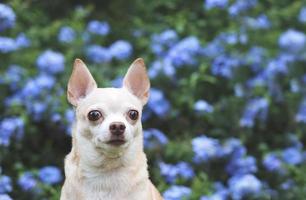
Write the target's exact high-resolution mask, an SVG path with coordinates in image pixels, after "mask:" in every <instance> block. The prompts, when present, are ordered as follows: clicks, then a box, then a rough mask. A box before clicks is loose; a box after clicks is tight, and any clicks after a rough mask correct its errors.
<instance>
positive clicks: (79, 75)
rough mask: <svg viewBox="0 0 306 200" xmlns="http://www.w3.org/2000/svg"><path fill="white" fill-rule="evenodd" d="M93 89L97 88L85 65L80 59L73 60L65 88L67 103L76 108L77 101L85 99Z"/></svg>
mask: <svg viewBox="0 0 306 200" xmlns="http://www.w3.org/2000/svg"><path fill="white" fill-rule="evenodd" d="M95 88H97V83H96V81H95V79H94V78H93V77H92V75H91V73H90V72H89V70H88V68H87V67H86V65H85V63H83V61H82V60H80V59H75V61H74V65H73V70H72V74H71V76H70V79H69V82H68V87H67V97H68V101H69V102H70V103H71V104H72V105H74V106H77V105H78V102H79V100H80V99H82V98H84V97H86V96H87V95H88V94H89V93H90V92H92V91H93V90H94V89H95Z"/></svg>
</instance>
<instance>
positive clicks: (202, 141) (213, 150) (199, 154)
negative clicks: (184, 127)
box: [191, 136, 222, 163]
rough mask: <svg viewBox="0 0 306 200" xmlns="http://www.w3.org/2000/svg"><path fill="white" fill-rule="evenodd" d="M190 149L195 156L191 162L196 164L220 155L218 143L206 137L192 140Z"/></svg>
mask: <svg viewBox="0 0 306 200" xmlns="http://www.w3.org/2000/svg"><path fill="white" fill-rule="evenodd" d="M191 143H192V149H193V152H194V154H195V156H194V158H193V160H194V162H196V163H200V162H202V161H205V162H206V161H209V160H211V159H215V158H218V157H220V156H221V155H222V151H221V145H220V144H219V141H218V140H216V139H213V138H209V137H206V136H199V137H196V138H193V139H192V142H191Z"/></svg>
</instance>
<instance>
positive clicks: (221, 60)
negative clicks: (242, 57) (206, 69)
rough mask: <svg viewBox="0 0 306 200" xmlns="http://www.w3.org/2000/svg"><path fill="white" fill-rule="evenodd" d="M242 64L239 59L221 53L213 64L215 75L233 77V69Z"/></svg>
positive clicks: (212, 69)
mask: <svg viewBox="0 0 306 200" xmlns="http://www.w3.org/2000/svg"><path fill="white" fill-rule="evenodd" d="M239 64H240V62H239V60H238V59H236V58H232V57H230V56H227V55H221V56H218V57H217V58H215V59H214V61H213V63H212V65H211V71H212V74H213V75H216V76H222V77H225V78H228V79H230V78H232V77H233V71H234V69H235V68H236V67H238V66H239Z"/></svg>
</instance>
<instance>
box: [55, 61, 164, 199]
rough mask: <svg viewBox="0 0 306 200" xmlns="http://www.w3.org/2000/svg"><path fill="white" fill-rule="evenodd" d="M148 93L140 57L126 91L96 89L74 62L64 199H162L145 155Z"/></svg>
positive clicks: (85, 71) (130, 72) (81, 65)
mask: <svg viewBox="0 0 306 200" xmlns="http://www.w3.org/2000/svg"><path fill="white" fill-rule="evenodd" d="M149 89H150V81H149V79H148V76H147V73H146V68H145V64H144V61H143V59H141V58H138V59H137V60H135V61H134V62H133V63H132V65H131V66H130V68H129V70H128V71H127V73H126V75H125V77H124V79H123V86H122V88H98V87H97V84H96V82H95V80H94V78H93V77H92V75H91V74H90V72H89V70H88V69H87V67H86V65H85V64H84V63H83V62H82V61H81V60H80V59H76V60H75V63H74V67H73V71H72V75H71V77H70V80H69V83H68V90H67V95H68V101H69V102H70V103H71V104H72V105H73V106H74V108H75V113H76V122H75V123H74V126H73V132H72V150H71V152H70V153H69V154H68V155H67V157H66V159H65V176H66V180H65V183H64V186H63V188H62V193H61V198H60V199H61V200H162V197H161V195H160V193H159V192H158V191H157V189H156V188H155V187H154V185H153V184H152V183H151V181H150V180H149V175H148V170H147V159H146V155H145V154H144V152H143V133H142V125H141V114H142V107H143V106H144V105H145V104H146V103H147V101H148V98H149Z"/></svg>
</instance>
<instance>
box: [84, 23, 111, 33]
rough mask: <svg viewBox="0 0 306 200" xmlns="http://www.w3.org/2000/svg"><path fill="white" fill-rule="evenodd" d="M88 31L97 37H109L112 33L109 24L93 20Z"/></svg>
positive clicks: (88, 26)
mask: <svg viewBox="0 0 306 200" xmlns="http://www.w3.org/2000/svg"><path fill="white" fill-rule="evenodd" d="M87 30H88V31H89V32H90V33H95V34H97V35H107V34H108V33H109V31H110V27H109V24H108V23H107V22H102V21H97V20H93V21H90V22H89V23H88V25H87Z"/></svg>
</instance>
